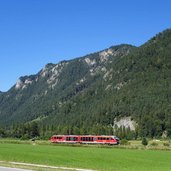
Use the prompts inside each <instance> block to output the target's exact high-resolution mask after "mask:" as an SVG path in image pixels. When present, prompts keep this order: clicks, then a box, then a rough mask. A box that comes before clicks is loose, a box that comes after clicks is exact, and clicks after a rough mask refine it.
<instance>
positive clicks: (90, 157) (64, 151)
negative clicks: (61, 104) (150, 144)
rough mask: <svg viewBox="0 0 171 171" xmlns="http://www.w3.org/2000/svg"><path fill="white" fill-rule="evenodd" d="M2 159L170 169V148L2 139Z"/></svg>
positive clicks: (126, 170)
mask: <svg viewBox="0 0 171 171" xmlns="http://www.w3.org/2000/svg"><path fill="white" fill-rule="evenodd" d="M0 160H1V161H16V162H26V163H36V164H45V165H51V166H66V167H73V168H89V169H94V170H102V171H115V170H116V171H134V170H136V171H158V170H160V171H167V170H168V171H170V170H171V162H170V161H171V151H164V150H162V151H161V150H138V149H136V150H135V149H120V148H97V147H92V146H89V147H72V146H59V145H57V146H54V145H37V144H36V145H33V144H8V143H0Z"/></svg>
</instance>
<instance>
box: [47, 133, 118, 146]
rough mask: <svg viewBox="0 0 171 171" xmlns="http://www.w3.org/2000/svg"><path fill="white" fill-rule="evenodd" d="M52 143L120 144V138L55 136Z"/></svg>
mask: <svg viewBox="0 0 171 171" xmlns="http://www.w3.org/2000/svg"><path fill="white" fill-rule="evenodd" d="M50 141H51V142H52V143H72V144H75V143H79V144H108V145H117V144H119V138H117V137H116V136H112V135H96V136H95V135H53V136H52V137H51V139H50Z"/></svg>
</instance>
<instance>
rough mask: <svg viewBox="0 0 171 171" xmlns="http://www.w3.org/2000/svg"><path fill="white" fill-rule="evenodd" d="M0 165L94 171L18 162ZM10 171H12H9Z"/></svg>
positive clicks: (82, 170) (66, 170) (83, 170)
mask: <svg viewBox="0 0 171 171" xmlns="http://www.w3.org/2000/svg"><path fill="white" fill-rule="evenodd" d="M1 163H6V164H9V165H15V166H16V167H17V166H20V167H21V166H28V167H34V168H35V167H37V168H44V169H46V168H47V169H55V170H57V169H59V170H65V171H68V170H71V171H95V170H91V169H79V168H70V167H61V166H48V165H41V164H31V163H20V162H4V161H0V164H1ZM11 171H12V170H11ZM15 171H17V170H15Z"/></svg>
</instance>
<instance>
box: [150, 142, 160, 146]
mask: <svg viewBox="0 0 171 171" xmlns="http://www.w3.org/2000/svg"><path fill="white" fill-rule="evenodd" d="M150 145H151V146H158V144H157V143H156V142H152V143H151V144H150Z"/></svg>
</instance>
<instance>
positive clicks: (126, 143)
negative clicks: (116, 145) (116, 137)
mask: <svg viewBox="0 0 171 171" xmlns="http://www.w3.org/2000/svg"><path fill="white" fill-rule="evenodd" d="M120 144H121V145H130V142H129V141H128V140H126V139H122V140H121V142H120Z"/></svg>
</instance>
